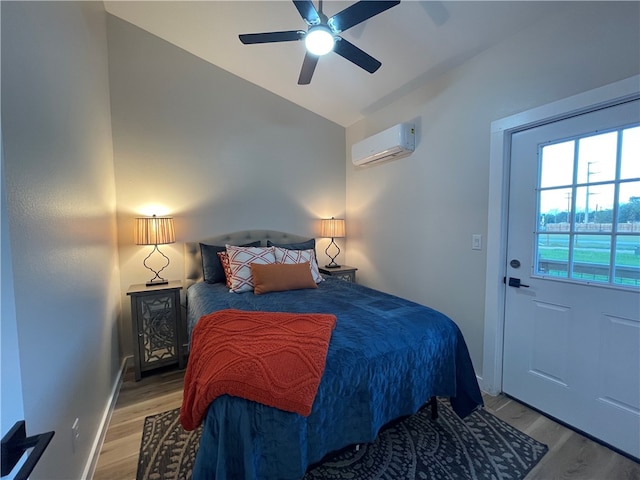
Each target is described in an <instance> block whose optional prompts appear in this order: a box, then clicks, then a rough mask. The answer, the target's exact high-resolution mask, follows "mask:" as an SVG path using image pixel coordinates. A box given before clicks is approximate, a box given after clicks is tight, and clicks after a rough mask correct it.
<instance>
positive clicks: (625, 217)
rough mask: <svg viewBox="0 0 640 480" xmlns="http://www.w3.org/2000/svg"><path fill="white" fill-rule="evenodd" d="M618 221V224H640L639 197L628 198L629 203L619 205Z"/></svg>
mask: <svg viewBox="0 0 640 480" xmlns="http://www.w3.org/2000/svg"><path fill="white" fill-rule="evenodd" d="M618 219H619V221H620V223H626V222H640V197H630V198H629V202H627V203H621V204H620V208H619V209H618Z"/></svg>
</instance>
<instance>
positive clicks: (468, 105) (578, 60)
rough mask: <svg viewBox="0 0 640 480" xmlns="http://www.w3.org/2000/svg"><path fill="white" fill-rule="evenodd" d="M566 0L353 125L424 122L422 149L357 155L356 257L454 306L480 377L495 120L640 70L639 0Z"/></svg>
mask: <svg viewBox="0 0 640 480" xmlns="http://www.w3.org/2000/svg"><path fill="white" fill-rule="evenodd" d="M565 7H566V10H565V12H564V14H563V15H559V16H555V17H554V18H550V19H547V20H545V21H542V22H540V23H537V24H532V25H531V26H530V27H529V28H528V29H527V30H525V31H523V32H521V33H519V34H517V35H515V36H513V37H512V38H509V39H507V40H506V41H504V42H502V43H500V44H498V45H495V46H494V47H492V48H491V49H489V50H487V51H485V52H483V53H481V54H479V55H478V56H476V57H475V58H473V59H471V60H469V61H467V62H466V63H465V64H463V65H461V66H460V67H458V68H457V69H455V70H454V71H452V72H450V73H449V74H447V75H444V76H440V77H438V78H435V79H432V80H430V81H425V82H424V83H423V84H418V86H416V88H415V89H413V90H411V91H410V92H409V93H407V94H406V95H403V96H401V97H400V98H397V99H396V100H395V101H392V102H387V103H386V104H384V105H381V106H380V108H379V110H378V111H376V112H375V113H372V114H371V115H369V116H368V117H367V118H366V119H365V120H363V121H361V122H358V123H357V124H355V125H353V126H351V127H349V128H348V129H347V145H348V146H350V145H351V144H352V143H353V142H356V141H358V140H361V139H362V138H365V137H367V136H369V135H371V134H373V133H376V132H378V131H380V130H383V129H384V128H386V127H388V126H390V125H393V124H395V123H398V122H402V121H410V120H414V121H415V122H416V123H417V125H418V136H417V148H416V151H415V153H413V155H411V156H410V157H407V158H404V159H400V160H397V161H393V162H388V163H385V164H380V165H377V166H373V167H369V168H356V167H354V166H353V165H351V163H350V161H347V218H348V222H349V229H350V232H349V236H348V239H347V262H348V263H349V264H350V265H356V266H358V267H359V269H360V270H359V271H358V276H359V279H360V281H361V282H362V283H364V284H367V285H370V286H373V287H376V288H379V289H382V290H386V291H389V292H392V293H395V294H399V295H401V296H404V297H407V298H410V299H412V300H415V301H417V302H419V303H423V304H426V305H430V306H432V307H435V308H437V309H439V310H441V311H443V312H445V313H446V314H448V315H449V316H451V317H452V318H453V319H454V320H455V321H456V322H457V323H458V324H459V325H460V327H461V329H462V331H463V333H464V334H465V337H466V340H467V343H468V345H469V349H470V352H471V356H472V359H473V362H474V365H475V367H476V373H477V374H478V375H480V376H482V371H483V365H482V358H483V335H484V318H483V316H484V293H485V272H486V254H485V252H486V249H483V250H482V251H474V250H471V235H472V234H475V233H479V234H481V235H482V236H483V240H484V241H485V242H486V241H487V240H488V239H487V215H488V210H487V202H488V189H489V176H488V170H489V133H490V126H491V122H492V121H494V120H498V119H500V118H503V117H506V116H509V115H512V114H514V113H517V112H520V111H523V110H527V109H530V108H533V107H535V106H539V105H543V104H546V103H549V102H552V101H554V100H558V99H561V98H564V97H567V96H570V95H573V94H576V93H579V92H582V91H585V90H588V89H592V88H595V87H598V86H601V85H604V84H607V83H611V82H614V81H617V80H620V79H623V78H627V77H630V76H632V75H634V74H637V73H638V72H639V71H640V68H639V63H640V33H639V29H638V19H639V18H640V13H639V7H640V4H638V2H621V3H615V2H603V3H599V2H567V4H566V5H565ZM425 78H428V76H425ZM416 84H417V83H416ZM390 97H393V98H396V97H397V96H393V95H392V96H390ZM490 240H491V239H489V241H490Z"/></svg>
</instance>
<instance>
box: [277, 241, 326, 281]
mask: <svg viewBox="0 0 640 480" xmlns="http://www.w3.org/2000/svg"><path fill="white" fill-rule="evenodd" d="M273 252H274V254H275V256H276V263H305V262H309V267H310V268H311V276H312V277H313V281H314V282H316V283H320V282H322V281H323V280H324V278H322V275H320V270H319V269H318V262H316V254H315V252H314V251H313V250H288V249H286V248H280V247H273Z"/></svg>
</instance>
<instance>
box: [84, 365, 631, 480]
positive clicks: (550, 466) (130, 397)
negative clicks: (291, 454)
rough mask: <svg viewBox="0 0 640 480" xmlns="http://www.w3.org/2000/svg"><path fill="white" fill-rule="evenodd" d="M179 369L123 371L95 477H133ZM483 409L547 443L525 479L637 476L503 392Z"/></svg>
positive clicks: (176, 402) (621, 479)
mask: <svg viewBox="0 0 640 480" xmlns="http://www.w3.org/2000/svg"><path fill="white" fill-rule="evenodd" d="M183 375H184V372H183V371H178V370H170V371H166V372H162V373H157V374H154V375H151V376H149V377H147V378H143V379H142V380H141V381H140V382H136V381H135V380H134V378H133V372H132V371H129V372H127V375H126V378H125V380H124V383H123V384H122V389H121V391H120V395H119V397H118V401H117V404H116V407H115V410H114V413H113V416H112V418H111V423H110V425H109V429H108V431H107V434H106V437H105V442H104V445H103V447H102V451H101V452H100V457H99V459H98V464H97V467H96V472H95V475H94V477H93V478H94V479H95V480H133V479H135V477H136V468H137V465H138V450H139V448H140V441H141V438H142V425H143V422H144V418H145V417H147V416H148V415H153V414H156V413H161V412H164V411H167V410H171V409H173V408H177V407H179V406H180V405H181V403H182V384H183ZM484 400H485V406H486V409H487V410H488V411H489V412H491V413H493V414H494V415H495V416H497V417H498V418H501V419H502V420H504V421H505V422H507V423H509V424H511V425H513V426H514V427H516V428H518V429H519V430H521V431H523V432H525V433H526V434H528V435H530V436H531V437H533V438H535V439H536V440H539V441H540V442H543V443H545V444H546V445H548V446H549V452H548V453H547V454H546V455H545V456H544V457H543V459H542V460H541V461H540V463H539V464H538V465H537V466H536V467H535V468H534V469H533V470H532V471H531V472H530V473H529V475H527V477H526V480H551V479H564V480H574V479H575V480H640V465H639V464H638V463H636V462H633V461H631V460H629V459H628V458H626V457H624V456H622V455H619V454H617V453H615V452H613V451H611V450H610V449H608V448H606V447H603V446H601V445H599V444H598V443H596V442H593V441H591V440H589V439H587V438H585V437H583V436H581V435H579V434H577V433H576V432H574V431H572V430H570V429H568V428H565V427H563V426H562V425H559V424H557V423H555V422H553V421H552V420H550V419H548V418H547V417H545V416H543V415H540V414H539V413H537V412H535V411H533V410H531V409H530V408H527V407H525V406H524V405H522V404H520V403H518V402H516V401H515V400H512V399H510V398H508V397H505V396H503V395H500V396H497V397H490V396H485V399H484Z"/></svg>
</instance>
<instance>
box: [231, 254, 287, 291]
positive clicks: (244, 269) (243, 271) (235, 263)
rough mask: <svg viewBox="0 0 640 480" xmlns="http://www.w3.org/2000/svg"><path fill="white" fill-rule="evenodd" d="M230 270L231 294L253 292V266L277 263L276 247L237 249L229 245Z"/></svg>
mask: <svg viewBox="0 0 640 480" xmlns="http://www.w3.org/2000/svg"><path fill="white" fill-rule="evenodd" d="M226 247H227V255H228V256H229V269H230V270H231V290H230V291H231V292H234V293H241V292H250V291H252V290H253V276H252V275H251V264H252V263H258V264H260V265H268V264H270V263H276V257H275V255H274V253H273V248H274V247H236V246H234V245H227V246H226Z"/></svg>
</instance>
